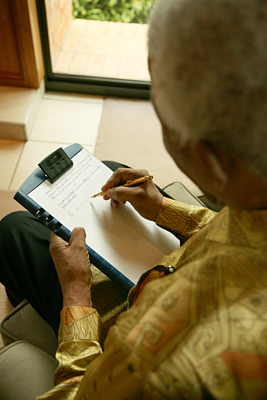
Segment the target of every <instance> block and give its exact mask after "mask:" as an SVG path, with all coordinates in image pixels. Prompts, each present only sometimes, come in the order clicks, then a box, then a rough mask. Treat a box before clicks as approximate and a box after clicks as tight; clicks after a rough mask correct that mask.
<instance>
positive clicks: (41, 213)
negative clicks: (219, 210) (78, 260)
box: [14, 143, 179, 291]
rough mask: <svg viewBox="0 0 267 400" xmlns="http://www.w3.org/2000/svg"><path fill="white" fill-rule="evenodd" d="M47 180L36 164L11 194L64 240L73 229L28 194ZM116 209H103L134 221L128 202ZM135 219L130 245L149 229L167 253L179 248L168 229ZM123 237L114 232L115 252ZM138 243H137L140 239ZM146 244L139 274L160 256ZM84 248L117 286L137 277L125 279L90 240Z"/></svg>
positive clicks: (74, 148) (78, 151) (72, 153)
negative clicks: (160, 239)
mask: <svg viewBox="0 0 267 400" xmlns="http://www.w3.org/2000/svg"><path fill="white" fill-rule="evenodd" d="M64 151H65V152H66V154H67V156H68V157H69V158H70V159H71V160H75V159H78V158H79V157H81V155H82V154H83V152H87V150H85V149H84V148H83V147H82V146H81V145H80V144H78V143H75V144H73V145H70V146H68V147H67V148H65V149H64ZM87 153H88V154H90V153H89V152H87ZM90 156H91V157H93V158H94V159H95V160H96V161H97V162H98V163H99V164H100V165H102V167H100V168H105V169H107V170H108V171H110V170H109V169H108V168H107V167H106V166H105V165H104V164H103V163H101V161H99V160H97V159H96V158H95V157H94V156H93V155H91V154H90ZM75 168H76V167H75ZM74 170H75V169H73V171H72V168H71V167H70V169H69V171H68V172H66V175H65V176H66V179H67V176H68V175H70V174H72V173H74ZM108 171H106V172H105V173H107V172H108ZM108 174H109V176H110V175H111V171H110V173H109V172H108ZM64 179H65V178H64V175H63V176H62V177H61V178H59V179H58V181H57V182H56V183H53V184H51V187H56V185H60V184H61V183H62V182H64ZM47 180H48V178H47V176H46V173H45V172H44V171H43V170H42V169H41V168H40V167H38V168H36V169H35V170H34V171H33V173H32V174H31V175H30V176H29V177H28V178H27V179H26V180H25V182H24V183H23V184H22V185H21V187H20V188H19V189H18V191H17V193H16V194H15V196H14V199H15V200H16V201H18V202H19V203H20V204H21V205H22V206H24V207H25V208H26V209H27V210H28V211H29V212H30V213H32V214H33V215H34V216H35V217H36V218H37V219H38V220H39V221H40V222H41V223H43V224H44V225H45V226H47V227H48V228H49V229H51V230H52V231H53V232H55V233H56V234H57V235H58V236H60V237H61V238H62V239H64V240H65V241H67V242H68V241H69V239H70V236H71V230H72V229H73V227H72V228H71V229H69V227H70V226H68V223H67V224H66V223H63V222H62V219H61V218H59V217H58V216H57V214H54V213H53V212H51V211H47V209H46V208H48V207H45V206H44V205H43V204H42V199H41V200H40V202H37V201H35V200H34V199H33V198H32V197H31V196H32V193H34V192H35V191H36V190H39V189H40V185H42V184H44V185H46V184H47V182H46V181H47ZM97 202H98V203H97ZM39 203H40V204H39ZM104 203H105V205H106V206H107V205H108V203H109V202H105V201H104V200H103V199H101V198H99V199H96V200H92V207H94V209H95V210H96V211H97V212H98V210H99V209H100V210H101V207H103V204H104ZM127 207H128V208H127ZM119 208H120V211H114V210H112V207H110V206H109V208H108V210H107V211H105V212H106V215H109V214H112V212H113V213H119V214H118V215H116V214H114V215H111V219H112V218H113V217H114V218H115V219H116V218H117V219H118V218H119V221H120V222H121V223H122V224H125V221H126V220H127V219H129V220H131V219H132V220H134V219H135V218H136V215H135V214H133V213H136V214H137V212H136V211H135V210H134V209H133V208H132V207H131V206H130V205H127V206H126V207H125V206H123V207H119ZM127 211H128V214H127ZM85 213H86V211H85ZM99 214H101V212H99ZM100 217H101V215H100ZM100 217H99V218H100ZM66 218H67V217H66ZM138 218H139V219H140V220H138V221H137V229H139V233H138V234H137V233H136V232H134V234H133V237H134V238H133V239H132V240H133V243H130V245H131V246H132V247H133V246H136V248H137V249H138V244H137V243H136V238H137V236H138V235H139V234H140V235H141V238H142V235H143V234H146V237H149V235H150V230H151V229H152V230H153V231H154V230H158V231H157V232H156V236H159V237H160V236H162V238H163V239H164V240H166V241H167V242H168V243H167V247H168V249H167V250H166V251H167V252H171V251H172V250H174V249H176V248H177V247H179V241H178V239H177V238H176V237H174V236H173V235H172V234H171V233H170V232H167V231H165V230H163V229H161V228H160V227H157V226H156V225H155V223H153V222H151V221H146V220H144V219H143V218H142V217H140V216H139V214H138ZM67 220H69V219H68V218H67ZM101 221H102V220H101ZM116 221H117V220H116ZM76 226H83V225H81V224H78V225H76ZM95 228H96V226H95V227H94V229H95ZM97 228H99V227H97ZM116 228H117V224H116V225H115V226H114V230H115V229H116ZM105 229H106V230H107V232H105ZM111 229H112V225H107V226H106V227H105V228H103V235H104V237H106V236H105V235H107V234H108V233H109V232H110V231H111ZM98 230H99V229H98ZM135 230H136V228H135ZM110 233H111V232H110ZM111 234H112V233H111ZM168 235H169V236H168ZM113 236H115V235H113ZM165 236H166V239H165ZM113 239H114V237H113ZM125 239H126V238H125V234H124V232H121V233H120V232H118V238H116V239H115V240H116V242H115V243H116V244H117V247H116V246H115V250H116V252H117V253H120V251H122V250H124V249H122V247H120V243H119V242H120V241H123V240H125ZM127 239H128V242H129V241H131V236H129V238H127ZM156 240H158V239H157V238H156ZM106 241H107V240H105V239H104V240H103V241H102V243H103V245H106ZM169 241H170V245H169ZM140 242H141V240H140ZM142 242H143V239H142ZM91 246H92V247H91ZM142 246H143V244H142V245H141V248H142V249H143V247H142ZM147 246H148V250H146V248H144V250H139V252H140V251H141V252H143V253H144V254H140V255H139V258H140V259H141V258H145V257H147V256H148V254H145V253H148V252H150V253H151V259H152V261H151V264H149V262H148V265H146V266H145V268H144V270H143V271H141V270H140V275H141V273H143V272H145V271H146V270H147V269H149V268H151V267H153V266H154V265H155V263H157V262H159V261H160V259H158V258H157V255H156V251H158V249H156V246H154V245H151V244H150V243H148V245H147ZM87 250H88V252H89V256H90V260H91V262H92V264H93V265H95V266H96V267H97V268H98V269H99V270H101V271H102V272H103V273H104V274H105V275H107V276H108V277H109V278H110V279H112V280H113V281H114V282H116V283H117V284H118V285H120V286H121V287H122V288H123V289H124V290H127V291H128V290H129V289H131V288H132V287H133V286H134V284H135V283H136V282H137V280H138V279H137V280H136V279H135V280H133V279H132V278H129V276H128V274H127V273H125V272H122V271H121V268H118V265H116V263H114V262H110V261H109V257H107V256H105V257H103V256H102V255H101V251H102V248H101V246H100V248H98V249H97V250H96V248H95V247H94V248H93V245H92V244H91V243H87ZM112 250H113V249H112ZM133 250H134V249H133ZM166 251H165V253H166ZM152 253H155V254H152ZM161 253H162V255H164V253H163V252H161ZM135 256H136V254H134V258H135ZM123 257H124V259H123V260H122V263H123V262H126V261H127V262H131V260H126V258H127V254H124V255H123ZM158 257H159V256H158ZM134 261H135V260H133V265H134ZM142 268H143V267H142ZM140 275H138V276H139V277H140Z"/></svg>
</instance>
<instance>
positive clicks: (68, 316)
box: [37, 306, 102, 400]
mask: <svg viewBox="0 0 267 400" xmlns="http://www.w3.org/2000/svg"><path fill="white" fill-rule="evenodd" d="M60 320H61V322H60V326H59V334H58V340H59V347H58V350H57V352H56V359H57V360H58V362H59V365H58V368H57V370H56V372H55V375H54V383H55V386H54V388H53V389H51V390H49V391H48V392H46V393H44V394H43V395H41V396H39V397H37V399H38V400H41V399H50V400H52V399H53V400H54V399H55V400H61V399H68V400H72V399H74V398H75V396H76V393H77V391H78V389H79V386H80V383H81V381H82V378H83V375H84V373H85V371H86V369H87V367H88V365H89V364H90V363H91V362H92V361H93V360H94V359H95V358H96V357H98V356H99V355H100V354H102V348H101V346H100V343H99V342H100V333H101V319H100V316H99V314H98V312H97V311H96V310H94V309H93V308H90V307H79V306H70V307H65V308H63V310H62V311H61V314H60Z"/></svg>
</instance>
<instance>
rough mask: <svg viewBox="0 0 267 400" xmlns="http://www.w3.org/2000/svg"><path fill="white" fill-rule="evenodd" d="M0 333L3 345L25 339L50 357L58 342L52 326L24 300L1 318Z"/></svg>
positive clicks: (53, 354) (53, 353)
mask: <svg viewBox="0 0 267 400" xmlns="http://www.w3.org/2000/svg"><path fill="white" fill-rule="evenodd" d="M0 333H1V336H2V339H3V343H4V345H5V346H7V345H9V344H10V343H13V342H16V341H18V340H26V341H27V342H29V343H31V344H32V345H34V346H36V347H39V348H40V349H42V350H44V351H45V352H46V353H48V354H50V355H51V356H52V357H54V356H55V353H56V350H57V347H58V342H57V337H56V335H55V332H54V330H53V329H52V327H51V326H50V325H49V324H48V323H47V322H46V321H44V320H43V318H42V317H41V316H40V315H39V314H38V313H37V312H36V311H35V310H34V309H33V307H32V306H31V305H30V304H29V303H28V301H27V300H24V301H23V302H22V303H20V304H19V305H18V306H17V307H16V308H14V310H13V311H12V312H11V313H10V314H8V316H7V317H6V318H4V319H3V321H2V322H1V325H0Z"/></svg>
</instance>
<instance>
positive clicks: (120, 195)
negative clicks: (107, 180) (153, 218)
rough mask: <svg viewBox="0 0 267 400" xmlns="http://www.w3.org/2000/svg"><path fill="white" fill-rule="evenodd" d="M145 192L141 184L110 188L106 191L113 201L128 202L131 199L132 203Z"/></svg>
mask: <svg viewBox="0 0 267 400" xmlns="http://www.w3.org/2000/svg"><path fill="white" fill-rule="evenodd" d="M142 193H143V190H142V189H141V186H138V187H135V188H132V187H116V188H113V189H109V190H108V191H107V193H106V196H107V197H108V198H110V199H112V200H113V201H116V202H119V203H126V201H129V202H130V203H131V202H132V201H133V200H134V199H136V198H137V197H138V196H140V195H141V194H142Z"/></svg>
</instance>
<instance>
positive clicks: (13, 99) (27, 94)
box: [0, 86, 36, 124]
mask: <svg viewBox="0 0 267 400" xmlns="http://www.w3.org/2000/svg"><path fill="white" fill-rule="evenodd" d="M35 94H36V89H24V88H16V87H8V86H0V121H1V122H11V123H16V124H19V123H22V122H24V121H25V120H26V118H27V114H28V110H29V108H30V107H31V104H32V102H33V100H34V97H35Z"/></svg>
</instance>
